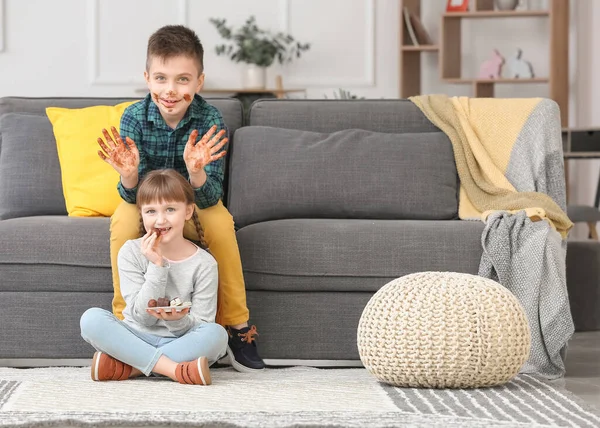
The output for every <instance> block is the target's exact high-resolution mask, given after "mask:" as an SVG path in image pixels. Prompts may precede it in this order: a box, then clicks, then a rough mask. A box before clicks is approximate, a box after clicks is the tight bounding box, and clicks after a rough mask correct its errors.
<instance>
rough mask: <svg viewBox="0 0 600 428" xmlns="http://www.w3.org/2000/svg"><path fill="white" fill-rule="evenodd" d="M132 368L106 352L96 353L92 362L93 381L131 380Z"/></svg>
mask: <svg viewBox="0 0 600 428" xmlns="http://www.w3.org/2000/svg"><path fill="white" fill-rule="evenodd" d="M130 374H131V366H130V365H129V364H125V363H123V362H121V361H119V360H117V359H115V358H113V357H111V356H110V355H108V354H105V353H104V352H100V351H98V352H96V353H95V354H94V359H93V360H92V380H96V381H98V380H125V379H129V375H130Z"/></svg>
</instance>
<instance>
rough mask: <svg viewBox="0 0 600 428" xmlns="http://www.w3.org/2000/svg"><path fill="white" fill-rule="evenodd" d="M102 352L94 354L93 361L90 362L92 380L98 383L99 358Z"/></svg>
mask: <svg viewBox="0 0 600 428" xmlns="http://www.w3.org/2000/svg"><path fill="white" fill-rule="evenodd" d="M101 355H102V352H100V351H98V352H96V353H94V359H93V360H92V368H91V370H92V373H91V375H92V380H95V381H98V366H99V365H100V356H101Z"/></svg>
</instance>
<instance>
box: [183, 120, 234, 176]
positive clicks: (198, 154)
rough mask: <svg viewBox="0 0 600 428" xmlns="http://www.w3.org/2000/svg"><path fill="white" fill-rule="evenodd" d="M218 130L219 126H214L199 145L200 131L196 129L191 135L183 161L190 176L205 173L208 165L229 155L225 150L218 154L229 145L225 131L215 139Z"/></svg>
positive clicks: (221, 131)
mask: <svg viewBox="0 0 600 428" xmlns="http://www.w3.org/2000/svg"><path fill="white" fill-rule="evenodd" d="M216 130H217V125H213V126H212V127H211V128H210V129H209V131H208V132H207V133H206V134H204V136H203V137H202V139H201V140H200V141H198V142H197V143H196V138H198V130H197V129H194V130H193V131H192V133H191V134H190V138H189V139H188V142H187V144H186V145H185V150H184V151H183V160H184V161H185V166H186V167H187V170H188V172H189V173H190V175H193V174H196V173H198V172H200V171H204V167H205V166H206V165H208V164H209V163H211V162H214V161H216V160H217V159H221V158H222V157H223V156H225V154H226V153H227V152H226V151H225V150H223V151H222V152H220V153H217V152H218V151H219V150H221V149H222V148H223V146H224V145H225V144H227V141H228V139H227V138H223V136H224V135H225V130H224V129H222V130H220V131H219V132H218V133H217V135H215V136H214V137H213V134H214V133H215V131H216ZM211 137H212V139H211ZM222 138H223V139H222ZM215 153H217V154H215Z"/></svg>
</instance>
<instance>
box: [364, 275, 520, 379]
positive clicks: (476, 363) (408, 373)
mask: <svg viewBox="0 0 600 428" xmlns="http://www.w3.org/2000/svg"><path fill="white" fill-rule="evenodd" d="M357 342H358V352H359V354H360V359H361V360H362V362H363V364H364V365H365V367H366V368H367V369H368V370H369V371H370V372H371V373H372V374H373V375H375V376H376V377H377V378H378V379H379V380H381V381H382V382H386V383H389V384H392V385H395V386H402V387H427V388H477V387H485V386H492V385H500V384H503V383H505V382H508V381H509V380H510V379H511V378H513V377H514V376H515V375H516V374H517V373H518V371H519V369H520V368H521V366H522V365H523V364H524V363H525V362H526V361H527V358H528V357H529V349H530V343H531V338H530V332H529V325H528V323H527V318H526V315H525V312H524V311H523V308H522V307H521V304H520V303H519V302H518V301H517V299H516V298H515V297H514V295H513V294H512V293H511V292H510V291H508V290H507V289H506V288H504V287H503V286H502V285H500V284H498V283H497V282H494V281H492V280H490V279H486V278H482V277H479V276H475V275H469V274H462V273H454V272H421V273H415V274H411V275H406V276H403V277H401V278H398V279H395V280H393V281H391V282H389V283H388V284H386V285H385V286H383V287H382V288H381V289H380V290H379V291H378V292H377V293H375V295H374V296H373V297H372V298H371V300H369V302H368V303H367V306H366V307H365V309H364V310H363V313H362V316H361V317H360V321H359V324H358V334H357Z"/></svg>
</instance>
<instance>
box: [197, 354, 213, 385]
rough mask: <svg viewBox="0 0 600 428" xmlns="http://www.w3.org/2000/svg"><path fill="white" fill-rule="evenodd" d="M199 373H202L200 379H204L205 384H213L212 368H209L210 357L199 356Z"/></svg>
mask: <svg viewBox="0 0 600 428" xmlns="http://www.w3.org/2000/svg"><path fill="white" fill-rule="evenodd" d="M198 373H200V380H202V383H203V384H204V385H210V384H212V379H211V377H210V369H209V368H208V358H206V357H200V358H198Z"/></svg>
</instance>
